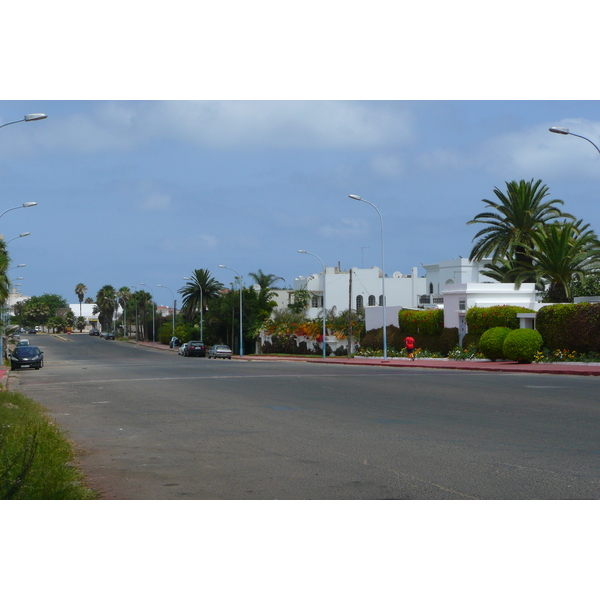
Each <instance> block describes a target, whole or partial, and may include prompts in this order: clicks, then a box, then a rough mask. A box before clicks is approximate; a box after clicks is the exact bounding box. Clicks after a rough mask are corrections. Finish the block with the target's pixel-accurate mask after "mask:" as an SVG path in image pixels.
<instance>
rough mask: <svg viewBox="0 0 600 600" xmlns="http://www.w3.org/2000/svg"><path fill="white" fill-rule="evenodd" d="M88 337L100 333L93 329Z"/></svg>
mask: <svg viewBox="0 0 600 600" xmlns="http://www.w3.org/2000/svg"><path fill="white" fill-rule="evenodd" d="M90 335H100V332H99V331H98V330H97V329H96V328H95V327H94V328H93V329H90Z"/></svg>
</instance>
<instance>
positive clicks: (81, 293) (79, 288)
mask: <svg viewBox="0 0 600 600" xmlns="http://www.w3.org/2000/svg"><path fill="white" fill-rule="evenodd" d="M86 292H87V287H86V286H85V284H83V283H78V284H77V285H76V286H75V294H77V298H79V316H80V317H81V304H82V303H83V299H84V298H85V293H86Z"/></svg>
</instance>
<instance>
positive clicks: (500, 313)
mask: <svg viewBox="0 0 600 600" xmlns="http://www.w3.org/2000/svg"><path fill="white" fill-rule="evenodd" d="M533 312H535V310H531V309H530V308H523V307H522V306H506V305H505V306H490V307H489V308H482V307H479V306H474V307H473V308H470V309H469V310H468V311H467V314H466V320H467V327H468V328H469V333H471V334H476V335H481V334H482V333H483V332H484V331H487V330H488V329H491V328H492V327H508V328H509V329H519V319H518V318H517V314H518V313H533Z"/></svg>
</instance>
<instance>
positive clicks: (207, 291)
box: [178, 269, 223, 319]
mask: <svg viewBox="0 0 600 600" xmlns="http://www.w3.org/2000/svg"><path fill="white" fill-rule="evenodd" d="M222 289H223V284H222V283H219V282H218V281H217V280H216V279H215V278H214V277H212V276H211V274H210V271H208V270H206V269H194V271H193V273H192V276H191V277H190V278H189V282H188V283H187V284H186V285H184V286H183V287H182V288H180V289H179V290H178V292H179V293H180V294H181V296H182V298H183V303H182V304H181V312H182V313H183V315H184V316H185V317H186V318H187V319H192V318H193V316H194V314H195V313H196V312H198V313H199V312H200V306H202V314H204V313H205V312H206V303H207V302H208V301H209V300H211V299H212V298H217V297H218V295H219V292H220V291H221V290H222Z"/></svg>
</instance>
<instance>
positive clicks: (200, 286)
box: [182, 277, 204, 342]
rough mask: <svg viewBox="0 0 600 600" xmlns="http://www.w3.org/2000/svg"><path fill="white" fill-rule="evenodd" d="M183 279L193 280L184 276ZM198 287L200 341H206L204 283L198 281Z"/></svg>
mask: <svg viewBox="0 0 600 600" xmlns="http://www.w3.org/2000/svg"><path fill="white" fill-rule="evenodd" d="M182 279H184V280H185V281H193V280H192V278H191V277H182ZM198 287H199V288H200V341H201V342H204V316H203V312H204V300H203V296H202V294H203V292H202V285H200V282H198Z"/></svg>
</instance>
